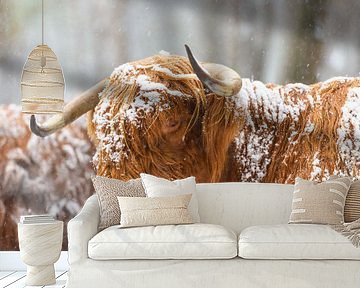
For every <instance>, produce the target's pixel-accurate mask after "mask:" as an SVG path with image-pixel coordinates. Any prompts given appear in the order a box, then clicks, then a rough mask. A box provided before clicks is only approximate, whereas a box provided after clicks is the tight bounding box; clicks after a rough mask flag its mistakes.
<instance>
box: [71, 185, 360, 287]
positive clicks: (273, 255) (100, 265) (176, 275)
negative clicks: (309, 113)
mask: <svg viewBox="0 0 360 288" xmlns="http://www.w3.org/2000/svg"><path fill="white" fill-rule="evenodd" d="M292 190H293V186H292V185H283V184H257V183H216V184H197V197H198V202H199V213H200V217H201V222H202V223H208V224H207V225H206V224H190V225H185V226H188V227H186V228H184V227H183V226H182V227H180V226H174V225H169V226H166V227H162V228H160V227H161V226H158V227H156V228H155V227H147V228H146V229H145V230H142V228H126V229H119V228H118V227H117V226H113V227H109V228H107V229H105V230H103V231H101V232H99V231H98V229H97V227H98V222H99V205H98V201H97V197H96V196H95V195H93V196H91V197H90V198H89V199H88V200H87V201H86V203H85V205H84V207H83V209H82V210H81V212H80V213H79V214H78V215H77V216H76V217H75V218H74V219H72V220H71V221H70V222H69V225H68V236H69V264H70V270H69V273H68V281H67V284H66V287H68V288H83V287H84V288H85V287H86V288H91V287H94V288H95V287H96V288H99V287H101V288H107V287H121V288H130V287H131V288H155V287H156V288H163V287H166V288H180V287H181V288H184V287H191V288H205V287H206V288H212V287H214V288H215V287H216V288H219V287H224V288H230V287H246V288H253V287H254V288H255V287H261V288H266V287H274V288H281V287H287V288H289V287H290V288H296V287H299V288H300V287H301V288H306V287H316V288H321V287H324V288H325V287H326V288H332V287H334V288H335V287H336V288H338V287H342V288H346V287H349V288H350V287H360V273H359V271H360V261H357V260H360V248H359V249H358V248H355V247H354V246H352V244H351V243H350V241H348V240H347V239H346V238H345V237H343V236H342V235H340V234H338V233H337V232H335V231H333V230H332V229H331V228H330V227H327V226H323V225H308V224H304V225H302V224H296V225H295V224H287V222H288V219H289V214H290V208H291V201H292ZM211 224H214V225H211ZM159 228H160V230H159ZM136 229H137V230H136ZM241 257H242V258H241ZM92 258H93V259H92ZM166 258H168V259H166ZM189 258H193V259H189ZM244 258H246V259H244Z"/></svg>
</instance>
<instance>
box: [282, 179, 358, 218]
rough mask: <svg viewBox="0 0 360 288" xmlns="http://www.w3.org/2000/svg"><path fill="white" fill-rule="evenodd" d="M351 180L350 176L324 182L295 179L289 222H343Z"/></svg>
mask: <svg viewBox="0 0 360 288" xmlns="http://www.w3.org/2000/svg"><path fill="white" fill-rule="evenodd" d="M350 185H351V180H350V178H348V177H344V178H338V179H334V180H328V181H325V182H322V183H317V182H314V181H308V180H304V179H301V178H296V179H295V186H294V196H293V202H292V211H291V215H290V221H289V223H316V224H342V223H344V206H345V199H346V195H347V194H348V191H349V187H350Z"/></svg>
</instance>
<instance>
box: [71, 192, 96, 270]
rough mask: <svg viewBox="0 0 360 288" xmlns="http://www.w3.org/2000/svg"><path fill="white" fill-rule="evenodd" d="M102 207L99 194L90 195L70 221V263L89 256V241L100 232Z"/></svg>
mask: <svg viewBox="0 0 360 288" xmlns="http://www.w3.org/2000/svg"><path fill="white" fill-rule="evenodd" d="M99 219H100V207H99V202H98V198H97V195H92V196H91V197H89V198H88V199H87V200H86V202H85V204H84V207H83V208H82V209H81V211H80V212H79V214H78V215H76V216H75V217H74V218H73V219H71V220H70V221H69V223H68V226H67V230H68V255H69V256H68V261H69V264H72V263H74V262H77V261H80V260H83V259H86V258H88V242H89V240H90V239H91V238H92V237H93V236H94V235H95V234H96V233H97V232H98V225H99Z"/></svg>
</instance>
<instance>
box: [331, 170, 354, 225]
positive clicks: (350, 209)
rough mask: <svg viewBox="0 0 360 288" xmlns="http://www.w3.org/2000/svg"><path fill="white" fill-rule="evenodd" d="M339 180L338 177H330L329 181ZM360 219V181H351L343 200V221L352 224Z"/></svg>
mask: <svg viewBox="0 0 360 288" xmlns="http://www.w3.org/2000/svg"><path fill="white" fill-rule="evenodd" d="M338 178H341V177H340V176H337V175H333V176H330V180H335V179H338ZM358 219H360V180H356V181H353V182H352V183H351V185H350V188H349V192H348V194H347V196H346V200H345V208H344V221H345V223H350V222H354V221H356V220H358Z"/></svg>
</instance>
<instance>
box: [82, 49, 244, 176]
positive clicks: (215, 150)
mask: <svg viewBox="0 0 360 288" xmlns="http://www.w3.org/2000/svg"><path fill="white" fill-rule="evenodd" d="M167 69H168V70H167ZM192 73H193V71H192V68H191V66H190V64H189V62H188V60H187V59H186V58H184V57H179V56H161V55H156V56H154V57H150V58H147V59H144V60H140V61H136V62H132V63H130V64H127V65H126V66H123V67H120V68H119V69H118V71H117V72H114V73H113V75H112V76H111V78H110V83H109V85H108V86H107V87H106V88H105V90H104V91H103V92H102V94H101V100H100V103H99V105H98V106H97V107H96V109H95V113H94V114H90V121H89V123H90V125H89V127H88V131H89V135H90V137H91V139H94V142H95V143H96V144H97V153H96V157H95V161H94V162H95V164H96V168H97V174H99V175H102V176H108V177H113V178H118V179H124V180H127V179H131V178H136V177H138V176H139V173H141V172H147V173H151V174H154V175H157V176H161V177H165V178H169V179H177V178H182V177H186V176H191V175H196V178H197V180H198V181H200V182H207V181H212V182H217V181H219V180H220V179H221V176H222V172H223V170H224V167H225V164H226V160H227V149H228V147H229V144H230V143H231V142H232V141H233V139H234V137H235V135H236V134H237V133H238V131H239V128H240V123H241V120H240V119H235V118H234V113H233V109H232V108H231V107H230V106H231V104H229V103H228V102H227V101H225V99H224V98H223V97H218V96H217V95H214V94H212V93H210V92H207V91H205V90H204V88H203V86H202V84H201V82H200V81H199V80H198V79H197V78H196V76H195V75H193V74H192ZM144 77H145V78H146V79H147V81H148V82H150V84H148V85H149V86H151V87H155V88H154V89H150V90H148V89H147V87H145V88H144V87H142V82H143V81H142V80H143V79H144ZM159 83H160V84H161V85H164V87H166V88H164V87H161V86H160V89H157V88H156V87H158V88H159V86H158V84H159ZM142 88H144V89H142ZM162 88H164V89H162ZM169 91H170V92H169ZM149 92H150V93H154V92H155V94H147V93H149ZM147 95H150V96H147ZM154 95H155V97H154ZM156 95H158V96H159V98H158V99H157V98H156ZM154 98H155V99H157V100H156V102H154ZM136 101H138V102H142V105H138V106H136V104H135V105H133V106H132V104H134V103H136ZM144 107H145V108H144ZM129 109H130V110H132V111H133V112H132V113H133V114H135V117H132V116H131V117H129V114H128V113H127V111H129Z"/></svg>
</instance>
